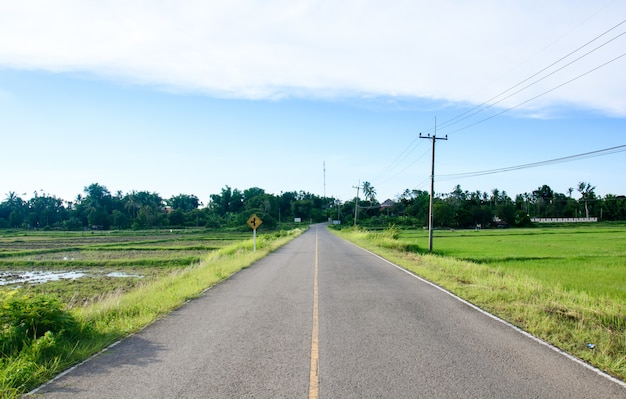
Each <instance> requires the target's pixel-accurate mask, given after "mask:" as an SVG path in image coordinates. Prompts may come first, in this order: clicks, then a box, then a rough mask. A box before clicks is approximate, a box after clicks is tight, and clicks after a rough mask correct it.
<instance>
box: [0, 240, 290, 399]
mask: <svg viewBox="0 0 626 399" xmlns="http://www.w3.org/2000/svg"><path fill="white" fill-rule="evenodd" d="M301 233H302V230H301V229H296V230H292V231H289V232H277V233H273V234H266V235H261V236H259V237H258V239H257V251H256V252H254V251H252V247H253V243H252V240H247V241H243V242H239V243H236V244H232V245H229V246H226V247H223V248H221V249H219V250H217V251H213V252H211V253H210V254H209V255H207V257H206V258H205V259H203V260H202V261H201V262H199V263H196V264H193V265H190V266H188V267H186V268H182V269H176V270H175V271H173V272H172V273H170V274H167V275H165V276H163V277H161V278H159V279H156V280H154V281H148V282H146V283H144V284H140V285H139V286H138V287H137V288H135V289H133V290H132V291H130V292H126V293H123V292H119V293H108V294H105V295H104V296H103V297H102V298H101V299H100V300H99V301H96V302H95V303H93V304H91V305H89V306H86V307H79V308H74V309H70V310H64V309H63V308H62V306H61V305H59V302H58V300H56V298H53V297H39V296H29V295H26V296H23V297H21V298H18V297H19V295H15V294H13V293H12V292H9V291H6V290H3V291H1V292H0V294H2V295H0V327H2V335H0V398H3V399H4V398H11V399H13V398H16V397H19V395H21V394H23V393H25V392H28V391H29V390H30V389H33V388H34V387H36V386H38V385H40V384H42V383H44V382H45V381H48V380H49V379H50V378H52V377H53V376H54V375H56V374H58V373H59V372H61V371H62V370H65V369H67V368H69V367H70V366H72V365H74V364H76V363H78V362H80V361H83V360H85V359H86V358H88V357H89V356H91V355H93V354H94V353H97V352H98V351H100V350H102V349H103V348H105V347H107V346H109V345H110V344H112V343H113V342H115V341H117V340H119V339H120V338H123V337H125V336H127V335H129V334H132V333H134V332H137V331H139V330H141V329H142V328H144V327H145V326H146V325H148V324H150V323H152V322H153V321H155V320H157V319H159V318H160V317H163V316H165V315H167V314H168V313H170V312H171V311H172V310H174V309H176V308H178V307H180V306H181V305H183V304H184V303H185V302H186V301H187V300H189V299H192V298H196V297H198V296H200V295H201V294H202V293H203V292H204V291H205V290H206V289H207V288H209V287H211V286H213V285H215V284H217V283H219V282H220V281H222V280H225V279H227V278H228V277H230V276H232V275H233V274H234V273H237V272H238V271H240V270H241V269H243V268H246V267H248V266H250V265H251V264H252V263H254V262H256V261H257V260H259V259H261V258H263V257H264V256H266V255H267V254H268V253H270V252H272V251H274V250H276V249H277V248H279V247H281V246H282V245H284V244H286V243H287V242H288V241H290V240H291V239H293V238H295V237H296V236H298V235H299V234H301ZM50 304H53V305H54V306H50ZM16 315H17V316H16ZM24 320H27V321H28V322H26V323H25V322H24ZM42 320H43V321H46V320H48V321H49V322H48V323H45V324H42V323H41V321H42ZM59 320H63V323H59Z"/></svg>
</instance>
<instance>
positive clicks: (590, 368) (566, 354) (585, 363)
mask: <svg viewBox="0 0 626 399" xmlns="http://www.w3.org/2000/svg"><path fill="white" fill-rule="evenodd" d="M340 238H341V237H340ZM342 240H344V241H346V242H348V243H350V244H352V245H354V246H355V247H357V248H359V249H361V250H363V251H365V252H367V253H369V254H371V255H374V256H375V257H377V258H378V259H380V260H382V261H384V262H386V263H388V264H390V265H391V266H393V267H395V268H397V269H399V270H401V271H403V272H405V273H406V274H408V275H409V276H412V277H414V278H416V279H418V280H420V281H422V282H423V283H426V284H428V285H430V286H431V287H433V288H436V289H438V290H439V291H441V292H444V293H446V294H448V295H450V296H451V297H453V298H455V299H456V300H457V301H460V302H462V303H464V304H465V305H467V306H469V307H471V308H472V309H474V310H476V311H478V312H480V313H482V314H484V315H485V316H487V317H490V318H491V319H493V320H496V321H499V322H500V323H502V324H504V325H505V326H507V327H509V328H512V329H513V330H515V331H517V332H518V333H520V334H522V335H524V336H525V337H527V338H530V339H532V340H533V341H535V342H537V343H540V344H541V345H543V346H546V347H548V348H550V349H552V350H553V351H554V352H556V353H558V354H560V355H562V356H565V357H566V358H568V359H569V360H571V361H573V362H576V363H578V364H579V365H581V366H583V367H585V368H587V369H589V370H591V371H593V372H595V373H596V374H598V375H600V376H601V377H604V378H606V379H608V380H610V381H612V382H614V383H616V384H617V385H620V386H621V387H622V388H625V389H626V382H624V381H622V380H619V379H617V378H615V377H613V376H612V375H610V374H607V373H605V372H604V371H602V370H600V369H599V368H597V367H595V366H592V365H591V364H589V363H587V362H585V361H583V360H581V359H579V358H577V357H576V356H573V355H570V354H569V353H567V352H565V351H563V350H561V349H559V348H557V347H556V346H554V345H552V344H550V343H548V342H546V341H544V340H542V339H541V338H538V337H535V336H534V335H532V334H531V333H529V332H527V331H524V330H522V329H521V328H519V327H517V326H516V325H514V324H511V323H509V322H508V321H506V320H504V319H501V318H499V317H498V316H495V315H493V314H491V313H489V312H487V311H486V310H484V309H481V308H479V307H478V306H476V305H474V304H473V303H471V302H468V301H466V300H465V299H463V298H461V297H459V296H457V295H455V294H453V293H452V292H450V291H448V290H446V289H445V288H443V287H440V286H439V285H437V284H435V283H433V282H431V281H428V280H426V279H424V278H422V277H420V276H418V275H417V274H415V273H413V272H412V271H410V270H407V269H405V268H403V267H402V266H398V265H396V264H395V263H393V262H391V261H390V260H387V259H385V258H383V257H382V256H380V255H378V254H375V253H374V252H372V251H369V250H367V249H365V248H363V247H360V246H358V245H356V244H355V243H353V242H351V241H348V240H346V239H345V238H342Z"/></svg>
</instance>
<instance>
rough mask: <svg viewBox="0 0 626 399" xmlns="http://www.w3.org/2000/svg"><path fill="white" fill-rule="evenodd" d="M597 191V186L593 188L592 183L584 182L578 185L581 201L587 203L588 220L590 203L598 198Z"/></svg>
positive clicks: (586, 214) (586, 213) (586, 215)
mask: <svg viewBox="0 0 626 399" xmlns="http://www.w3.org/2000/svg"><path fill="white" fill-rule="evenodd" d="M595 189H596V186H592V185H591V183H585V182H584V181H581V182H580V183H578V192H579V193H580V195H581V197H580V199H582V200H583V201H585V217H587V218H588V217H589V206H588V201H589V200H592V199H594V198H595V197H596V193H595V192H594V190H595Z"/></svg>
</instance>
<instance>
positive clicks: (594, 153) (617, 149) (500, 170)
mask: <svg viewBox="0 0 626 399" xmlns="http://www.w3.org/2000/svg"><path fill="white" fill-rule="evenodd" d="M624 151H626V144H624V145H619V146H616V147H610V148H604V149H601V150H595V151H590V152H585V153H582V154H576V155H569V156H565V157H560V158H554V159H549V160H546V161H539V162H533V163H527V164H523V165H517V166H508V167H505V168H497V169H490V170H483V171H477V172H466V173H455V174H445V175H435V179H436V180H438V181H446V180H453V179H465V178H470V177H478V176H485V175H491V174H496V173H504V172H511V171H514V170H521V169H529V168H536V167H540V166H546V165H553V164H559V163H564V162H571V161H577V160H580V159H586V158H593V157H599V156H605V155H610V154H616V153H619V152H624Z"/></svg>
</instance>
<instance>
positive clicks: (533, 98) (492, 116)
mask: <svg viewBox="0 0 626 399" xmlns="http://www.w3.org/2000/svg"><path fill="white" fill-rule="evenodd" d="M624 56H626V53H624V54H621V55H619V56H617V57H615V58H613V59H612V60H609V61H607V62H605V63H604V64H601V65H598V66H597V67H595V68H593V69H590V70H588V71H587V72H585V73H582V74H580V75H578V76H575V77H574V78H572V79H570V80H568V81H566V82H563V83H561V84H560V85H558V86H555V87H553V88H551V89H549V90H546V91H544V92H542V93H540V94H538V95H536V96H534V97H531V98H529V99H528V100H526V101H522V102H521V103H519V104H517V105H514V106H512V107H509V108H505V109H503V110H502V111H500V112H498V113H495V114H493V115H491V116H488V117H486V118H483V119H480V120H479V121H477V122H474V123H471V124H469V125H467V126H465V127H462V128H459V129H457V130H453V131H452V132H449V133H448V134H453V133H457V132H460V131H461V130H465V129H468V128H470V127H473V126H476V125H478V124H479V123H483V122H486V121H488V120H490V119H493V118H495V117H496V116H500V115H502V114H504V113H506V112H509V111H512V110H514V109H516V108H519V107H521V106H522V105H524V104H527V103H529V102H531V101H533V100H536V99H538V98H539V97H542V96H545V95H546V94H548V93H551V92H553V91H555V90H557V89H560V88H561V87H563V86H565V85H567V84H569V83H572V82H574V81H576V80H578V79H580V78H582V77H584V76H586V75H589V74H590V73H592V72H595V71H596V70H598V69H600V68H602V67H605V66H607V65H608V64H610V63H612V62H615V61H617V60H619V59H620V58H622V57H624Z"/></svg>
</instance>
